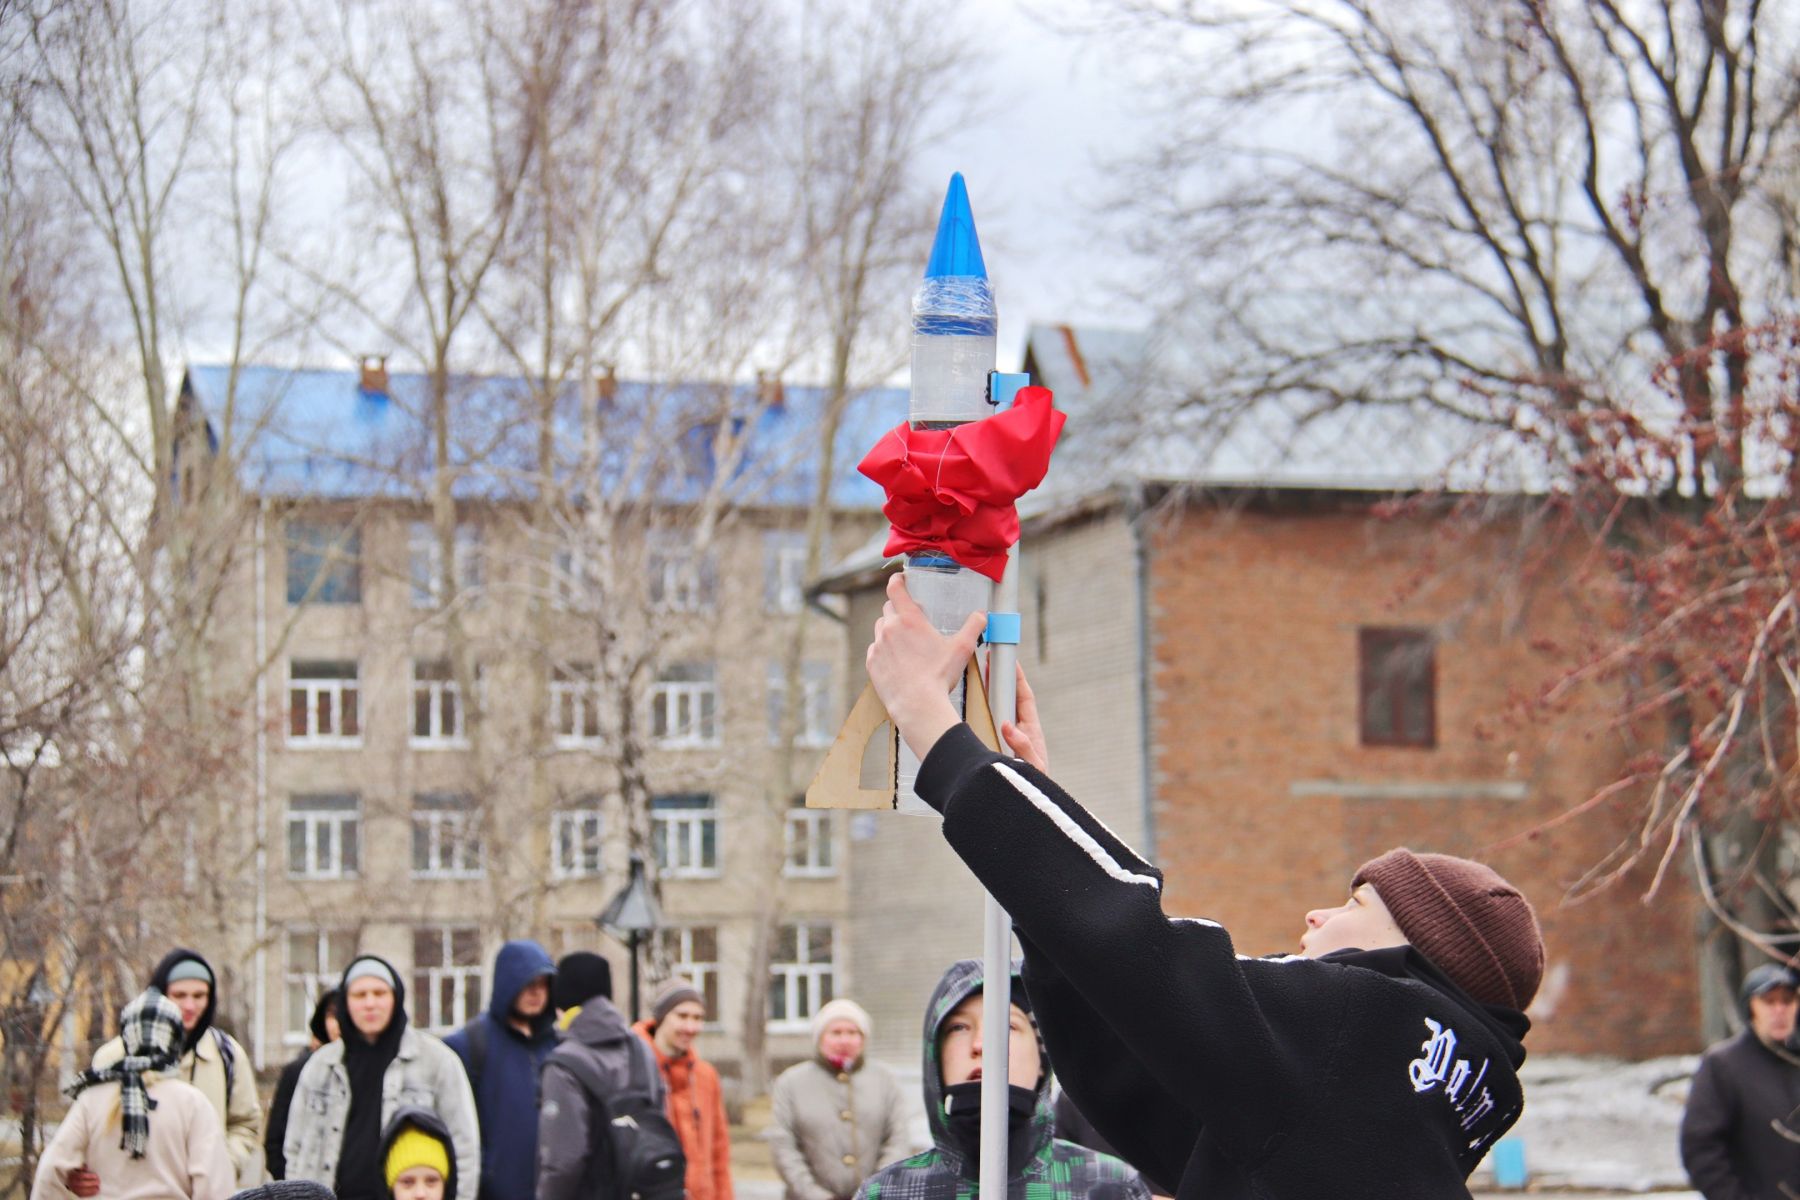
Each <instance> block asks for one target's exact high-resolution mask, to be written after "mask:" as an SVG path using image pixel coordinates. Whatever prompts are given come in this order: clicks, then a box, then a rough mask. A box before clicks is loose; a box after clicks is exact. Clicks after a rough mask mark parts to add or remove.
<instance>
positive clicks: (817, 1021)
mask: <svg viewBox="0 0 1800 1200" xmlns="http://www.w3.org/2000/svg"><path fill="white" fill-rule="evenodd" d="M812 1035H813V1057H812V1058H810V1059H808V1060H806V1061H805V1062H800V1063H795V1064H794V1065H793V1066H791V1067H789V1068H788V1069H787V1070H785V1071H783V1072H782V1073H781V1076H780V1078H778V1079H776V1080H775V1086H774V1088H773V1089H771V1091H770V1093H769V1099H770V1102H771V1104H770V1108H771V1111H770V1123H769V1132H768V1139H769V1147H770V1149H771V1151H772V1152H773V1155H774V1159H775V1169H776V1171H777V1172H779V1173H780V1175H781V1180H782V1182H783V1183H785V1184H786V1185H787V1200H850V1197H851V1196H853V1195H855V1194H856V1189H857V1188H858V1187H860V1186H861V1185H862V1181H863V1180H865V1179H867V1178H868V1177H869V1176H870V1175H872V1174H873V1173H874V1172H875V1171H876V1169H878V1168H880V1167H885V1166H886V1165H887V1164H889V1163H891V1162H894V1161H895V1160H897V1159H901V1158H904V1157H906V1155H907V1153H908V1152H909V1151H910V1150H911V1149H912V1147H911V1145H910V1142H909V1138H908V1135H907V1116H908V1113H907V1105H906V1093H905V1092H903V1091H902V1090H901V1089H900V1081H899V1080H898V1079H895V1078H894V1073H893V1072H892V1071H889V1070H888V1069H887V1068H886V1067H884V1066H882V1065H881V1064H880V1063H872V1062H869V1061H867V1059H866V1058H865V1056H864V1053H863V1051H864V1050H865V1049H866V1048H867V1046H868V1043H869V1035H870V1024H869V1014H868V1013H867V1012H866V1011H864V1010H863V1007H862V1006H861V1005H860V1004H857V1003H856V1002H855V1001H853V1000H847V999H844V998H843V997H839V998H838V999H836V1000H832V1001H830V1002H829V1003H826V1004H823V1005H820V1007H819V1011H818V1012H816V1013H814V1014H813V1019H812Z"/></svg>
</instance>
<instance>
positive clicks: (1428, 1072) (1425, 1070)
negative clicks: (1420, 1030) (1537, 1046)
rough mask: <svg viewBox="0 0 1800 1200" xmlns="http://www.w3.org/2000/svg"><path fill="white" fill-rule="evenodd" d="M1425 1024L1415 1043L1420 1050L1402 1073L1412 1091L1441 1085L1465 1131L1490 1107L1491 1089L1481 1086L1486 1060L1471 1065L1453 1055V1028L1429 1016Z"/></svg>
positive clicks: (1483, 1115) (1428, 1089) (1479, 1119)
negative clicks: (1410, 1083)
mask: <svg viewBox="0 0 1800 1200" xmlns="http://www.w3.org/2000/svg"><path fill="white" fill-rule="evenodd" d="M1425 1028H1426V1030H1427V1032H1426V1035H1425V1040H1424V1041H1423V1042H1421V1043H1419V1050H1420V1051H1421V1053H1420V1055H1419V1057H1418V1058H1415V1059H1413V1060H1412V1062H1410V1063H1408V1064H1407V1067H1406V1076H1407V1078H1408V1079H1410V1080H1411V1081H1412V1087H1413V1091H1415V1092H1420V1093H1424V1092H1429V1091H1431V1090H1432V1089H1434V1088H1436V1087H1437V1086H1438V1085H1439V1084H1442V1085H1444V1098H1445V1099H1446V1100H1448V1101H1449V1102H1450V1111H1451V1112H1452V1113H1454V1114H1456V1117H1457V1123H1458V1124H1459V1125H1461V1126H1462V1128H1463V1130H1464V1131H1465V1132H1467V1131H1468V1130H1471V1129H1473V1128H1474V1127H1475V1125H1476V1124H1477V1123H1478V1122H1480V1121H1481V1119H1482V1118H1483V1117H1486V1116H1487V1115H1488V1114H1489V1113H1491V1112H1493V1111H1494V1096H1493V1093H1492V1092H1490V1091H1489V1090H1488V1089H1487V1088H1486V1087H1484V1086H1482V1081H1483V1080H1485V1079H1486V1078H1487V1072H1488V1060H1487V1059H1485V1058H1484V1059H1482V1060H1481V1066H1480V1067H1479V1068H1475V1067H1471V1066H1470V1065H1469V1060H1468V1059H1466V1058H1458V1057H1456V1043H1457V1037H1456V1030H1454V1029H1451V1028H1450V1027H1449V1026H1448V1025H1444V1024H1442V1023H1440V1022H1438V1021H1434V1020H1432V1019H1431V1018H1430V1017H1426V1018H1425Z"/></svg>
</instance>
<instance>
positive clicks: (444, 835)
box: [412, 792, 484, 879]
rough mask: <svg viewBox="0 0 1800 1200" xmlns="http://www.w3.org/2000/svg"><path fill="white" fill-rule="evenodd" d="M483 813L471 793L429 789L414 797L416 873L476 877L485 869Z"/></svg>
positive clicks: (413, 829) (430, 875)
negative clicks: (468, 794) (478, 808)
mask: <svg viewBox="0 0 1800 1200" xmlns="http://www.w3.org/2000/svg"><path fill="white" fill-rule="evenodd" d="M483 857H484V856H483V853H482V844H481V813H480V812H479V811H478V810H477V809H476V807H475V801H474V798H473V797H472V796H466V795H462V794H459V793H454V792H427V793H425V794H423V795H418V796H414V797H413V811H412V859H413V875H414V876H415V877H418V878H425V879H475V878H479V877H480V876H481V874H482V872H483V869H484V867H483Z"/></svg>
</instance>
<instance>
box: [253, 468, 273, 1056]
mask: <svg viewBox="0 0 1800 1200" xmlns="http://www.w3.org/2000/svg"><path fill="white" fill-rule="evenodd" d="M267 512H268V503H267V501H266V500H265V499H264V498H263V497H261V496H258V497H257V498H256V920H255V937H256V954H255V962H256V983H255V985H254V986H253V987H252V989H251V991H252V994H253V995H254V996H255V997H256V999H255V1004H256V1020H255V1023H254V1029H255V1034H254V1040H253V1041H252V1043H251V1051H250V1056H251V1059H252V1060H253V1061H254V1062H255V1063H256V1069H257V1070H259V1071H260V1070H262V1069H264V1068H265V1067H266V1066H267V1065H268V1050H267V1045H268V1012H269V1005H268V999H269V945H268V943H269V838H268V828H267V826H268V808H269V726H268V713H267V712H266V711H265V710H266V709H267V707H268V700H269V696H268V693H269V684H268V671H267V670H266V669H265V667H264V663H263V655H264V654H266V653H267V651H268V644H267V643H268V602H269V600H268V595H267V591H268V557H267V550H266V547H265V544H264V536H265V535H266V534H267V532H268V529H267Z"/></svg>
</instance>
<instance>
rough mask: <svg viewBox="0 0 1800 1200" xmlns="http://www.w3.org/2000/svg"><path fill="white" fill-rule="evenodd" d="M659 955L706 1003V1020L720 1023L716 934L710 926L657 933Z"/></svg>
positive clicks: (662, 930)
mask: <svg viewBox="0 0 1800 1200" xmlns="http://www.w3.org/2000/svg"><path fill="white" fill-rule="evenodd" d="M656 934H657V937H659V938H660V939H662V945H661V950H662V955H663V958H664V959H665V960H667V962H668V964H669V969H670V970H671V971H673V972H674V973H675V974H677V975H680V976H681V977H682V978H684V979H686V980H687V981H688V982H689V983H691V984H693V985H694V988H695V990H696V991H698V992H699V993H700V994H701V995H702V996H703V997H705V999H706V1019H707V1022H708V1023H709V1024H714V1025H716V1024H718V1022H719V931H718V929H717V928H716V927H714V926H712V925H689V926H686V927H685V928H680V929H668V928H664V929H659V930H657V931H656Z"/></svg>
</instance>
